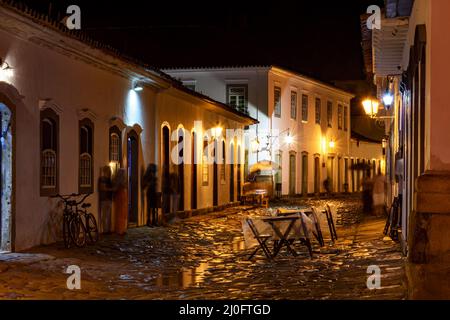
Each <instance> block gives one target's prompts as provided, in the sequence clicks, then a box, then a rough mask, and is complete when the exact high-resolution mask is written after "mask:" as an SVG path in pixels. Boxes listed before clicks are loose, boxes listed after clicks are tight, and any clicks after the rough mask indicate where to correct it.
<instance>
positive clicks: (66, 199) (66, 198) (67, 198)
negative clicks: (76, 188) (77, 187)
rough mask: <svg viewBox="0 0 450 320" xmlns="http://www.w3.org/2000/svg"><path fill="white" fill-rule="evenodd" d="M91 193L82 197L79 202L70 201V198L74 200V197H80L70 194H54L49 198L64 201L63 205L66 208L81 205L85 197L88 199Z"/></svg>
mask: <svg viewBox="0 0 450 320" xmlns="http://www.w3.org/2000/svg"><path fill="white" fill-rule="evenodd" d="M91 194H92V193H87V194H85V195H84V197H83V198H82V199H81V200H80V201H78V202H77V201H76V200H70V198H74V197H79V196H81V194H77V193H72V194H69V195H62V194H56V195H54V196H51V198H59V199H61V200H62V201H64V204H65V205H66V206H79V205H80V204H82V203H83V202H84V200H86V198H87V197H89V196H90V195H91Z"/></svg>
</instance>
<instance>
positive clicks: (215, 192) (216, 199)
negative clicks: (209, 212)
mask: <svg viewBox="0 0 450 320" xmlns="http://www.w3.org/2000/svg"><path fill="white" fill-rule="evenodd" d="M217 148H218V142H217V139H215V140H214V164H213V177H214V179H213V206H214V207H215V206H217V205H218V204H219V193H218V190H217V188H218V180H219V177H218V174H219V172H218V168H217V167H218V165H217V161H218V157H219V153H218V152H217Z"/></svg>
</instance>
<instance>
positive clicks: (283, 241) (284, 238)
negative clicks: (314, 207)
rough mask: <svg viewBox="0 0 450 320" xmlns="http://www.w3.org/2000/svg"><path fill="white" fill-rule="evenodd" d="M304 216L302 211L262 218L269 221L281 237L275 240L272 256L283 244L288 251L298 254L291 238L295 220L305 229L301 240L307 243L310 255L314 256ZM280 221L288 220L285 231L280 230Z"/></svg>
mask: <svg viewBox="0 0 450 320" xmlns="http://www.w3.org/2000/svg"><path fill="white" fill-rule="evenodd" d="M303 218H304V216H303V214H302V213H299V214H294V215H289V216H281V217H264V218H261V220H262V221H264V222H266V223H268V224H269V225H270V226H271V227H272V229H273V231H274V232H275V234H276V236H277V237H279V240H278V241H275V245H274V249H273V253H272V258H275V257H276V256H277V255H278V253H279V252H280V250H281V249H282V248H283V246H285V247H286V249H287V250H288V252H290V253H291V254H292V255H293V256H297V253H296V252H295V250H294V249H293V248H292V247H291V244H292V242H291V239H290V238H289V236H290V233H291V230H292V228H293V227H294V225H295V222H297V221H300V224H301V228H302V231H303V238H301V239H300V241H301V242H302V243H304V244H305V245H306V247H307V248H308V251H309V255H310V256H311V257H312V247H311V241H310V239H309V235H308V230H307V228H306V225H305V221H304V219H303ZM280 222H288V225H287V228H286V229H285V230H284V232H282V231H281V230H280V225H279V223H280Z"/></svg>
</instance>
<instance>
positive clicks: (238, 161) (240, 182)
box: [236, 146, 242, 201]
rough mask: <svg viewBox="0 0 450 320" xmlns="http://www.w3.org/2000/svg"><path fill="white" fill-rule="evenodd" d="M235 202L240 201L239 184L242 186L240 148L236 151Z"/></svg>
mask: <svg viewBox="0 0 450 320" xmlns="http://www.w3.org/2000/svg"><path fill="white" fill-rule="evenodd" d="M236 174H237V200H238V201H241V184H242V178H241V176H242V173H241V146H238V151H237V173H236Z"/></svg>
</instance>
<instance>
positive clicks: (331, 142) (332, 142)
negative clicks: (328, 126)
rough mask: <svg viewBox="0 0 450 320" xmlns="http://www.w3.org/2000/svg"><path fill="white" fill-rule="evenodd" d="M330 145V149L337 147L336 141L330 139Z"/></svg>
mask: <svg viewBox="0 0 450 320" xmlns="http://www.w3.org/2000/svg"><path fill="white" fill-rule="evenodd" d="M328 145H329V146H330V149H334V148H335V147H336V142H334V141H333V140H330V143H329V144H328Z"/></svg>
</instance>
